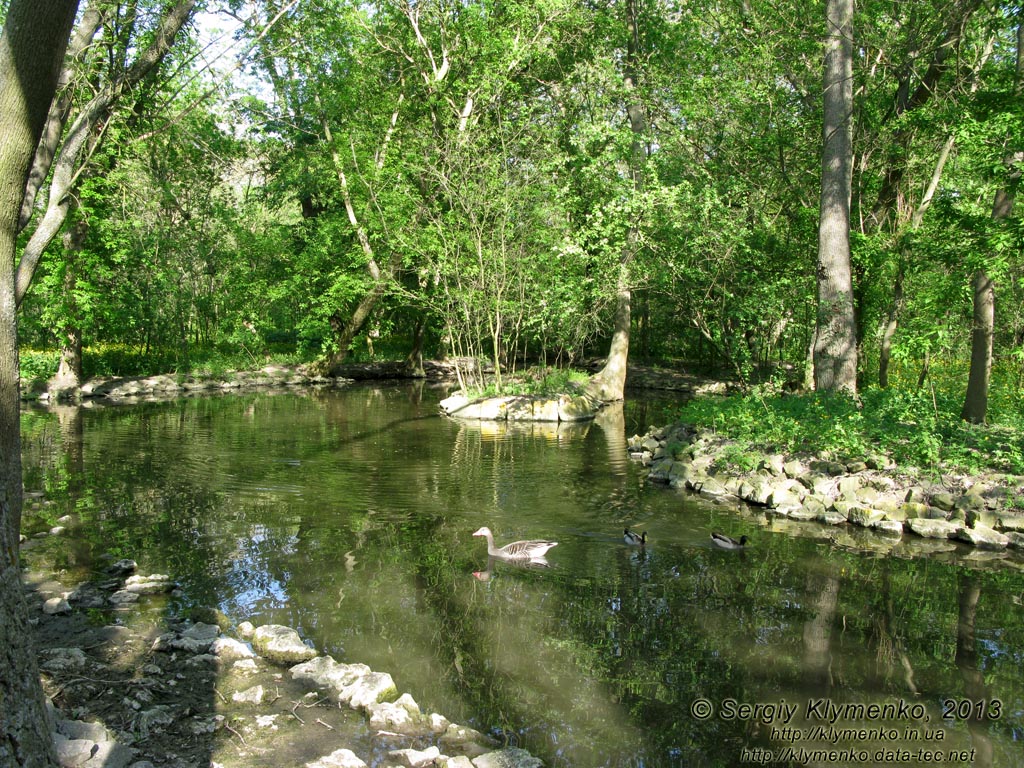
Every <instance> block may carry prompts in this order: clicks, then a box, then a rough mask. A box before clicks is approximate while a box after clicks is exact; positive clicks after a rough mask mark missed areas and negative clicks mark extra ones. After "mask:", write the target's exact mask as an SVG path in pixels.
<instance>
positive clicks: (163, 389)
mask: <svg viewBox="0 0 1024 768" xmlns="http://www.w3.org/2000/svg"><path fill="white" fill-rule="evenodd" d="M348 381H350V380H349V379H341V378H334V377H327V376H318V375H315V374H312V373H309V372H307V371H305V370H304V369H303V368H301V367H300V368H292V367H288V366H280V365H267V366H264V367H263V368H260V369H259V370H256V371H227V372H225V373H221V374H212V373H210V374H202V373H195V374H181V375H178V374H161V375H158V376H129V377H111V378H95V379H89V380H88V381H87V382H85V383H84V384H83V385H82V386H81V387H79V388H78V389H77V390H75V391H73V392H50V391H49V390H42V391H36V392H33V391H26V392H24V393H23V396H24V397H26V398H33V399H36V400H40V401H42V402H46V401H48V400H55V399H59V398H64V399H67V398H68V397H71V398H73V399H83V400H95V399H101V398H105V399H107V400H112V401H122V400H126V401H131V400H141V399H147V398H153V399H166V398H171V397H179V396H182V395H209V394H216V393H218V392H234V391H243V390H252V389H278V388H298V387H329V386H334V385H337V384H342V383H347V382H348Z"/></svg>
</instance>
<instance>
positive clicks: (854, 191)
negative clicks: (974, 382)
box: [20, 0, 1024, 396]
mask: <svg viewBox="0 0 1024 768" xmlns="http://www.w3.org/2000/svg"><path fill="white" fill-rule="evenodd" d="M182 5H188V6H195V7H193V8H192V9H191V11H190V13H189V14H187V15H186V20H185V21H184V26H183V28H182V29H181V31H180V33H179V34H178V35H177V37H176V38H175V39H174V41H173V45H168V47H167V51H166V52H165V54H164V55H163V56H162V58H161V59H160V60H159V61H158V62H156V63H155V64H154V65H153V66H151V68H150V69H149V70H148V71H146V72H145V73H142V74H141V76H139V77H137V78H136V79H137V81H136V79H133V77H132V73H131V69H132V67H133V65H136V63H137V58H136V57H137V56H138V53H139V52H140V51H142V50H145V48H146V46H147V44H148V43H150V42H151V40H152V36H153V35H154V30H157V29H158V28H159V24H160V23H161V21H162V20H163V19H165V17H166V16H167V15H168V14H169V13H170V10H168V9H169V8H170V7H172V6H182ZM200 5H201V4H193V3H177V4H174V3H172V4H167V3H156V2H146V1H145V0H137V1H136V2H129V3H104V2H95V3H92V4H91V6H90V8H89V10H90V11H95V12H96V13H97V15H98V17H99V18H98V19H97V24H96V27H95V31H94V33H93V35H92V36H91V37H89V39H88V40H87V41H85V42H84V43H83V47H82V50H81V52H79V53H77V54H76V60H75V62H74V64H73V65H71V66H70V67H69V74H70V81H69V82H68V84H67V85H66V86H65V88H64V90H63V91H61V99H63V102H64V103H63V106H64V107H65V117H64V119H63V124H64V132H65V133H64V138H63V140H62V143H59V144H58V145H57V152H56V162H57V164H58V170H60V167H59V165H60V163H61V162H62V161H63V162H64V163H65V165H66V166H67V167H66V169H65V172H66V176H67V180H66V182H64V183H63V188H62V189H59V190H58V189H55V188H56V187H57V186H58V182H57V181H47V182H44V184H43V189H42V193H41V194H40V195H39V196H38V197H37V198H36V200H37V202H36V203H35V205H36V207H37V208H38V209H40V210H39V215H37V216H36V217H35V219H34V220H33V222H26V224H27V226H26V227H25V229H24V230H23V234H22V239H23V242H26V243H28V242H30V238H31V236H32V235H33V234H36V233H37V232H38V230H39V229H40V228H42V227H43V224H44V222H46V220H47V214H48V213H49V212H50V211H49V210H48V209H47V205H49V206H53V205H54V204H55V203H57V204H60V205H63V206H64V208H65V216H66V218H65V220H64V222H63V227H62V229H61V230H60V234H59V235H57V236H54V237H52V239H50V240H49V242H48V243H47V245H46V248H45V249H44V250H42V253H41V257H40V264H39V268H38V273H37V274H36V276H35V281H34V284H33V286H32V289H31V291H29V292H28V293H27V295H26V296H25V299H24V302H23V304H22V307H21V317H20V341H21V346H22V350H23V351H22V371H23V374H24V375H25V376H26V378H31V377H34V376H35V377H43V378H48V377H49V376H50V375H52V374H53V373H54V372H55V370H56V366H57V360H58V356H57V355H58V351H60V350H62V351H63V355H64V358H65V360H66V364H68V365H70V367H71V368H72V370H76V371H77V372H78V375H84V376H91V375H99V374H119V375H129V374H137V373H143V372H162V371H188V370H190V369H193V368H195V367H197V366H202V365H211V364H212V365H217V364H220V365H225V366H226V365H246V364H248V365H250V366H252V365H256V364H260V363H262V362H263V361H265V360H266V359H267V357H268V356H271V357H273V358H275V359H277V360H285V361H296V362H297V361H310V360H321V361H325V362H326V363H327V364H328V366H329V365H330V364H336V363H337V362H340V361H341V359H342V357H343V356H345V355H346V354H347V355H348V357H349V359H352V358H356V359H360V358H362V359H365V358H368V357H370V356H378V357H379V356H385V357H397V358H401V357H404V356H405V355H406V354H408V353H409V352H410V351H412V350H413V349H425V350H426V352H427V354H428V355H439V354H444V353H448V354H453V355H467V356H473V357H483V358H487V359H490V360H493V361H494V362H495V363H496V364H497V365H498V366H499V370H501V369H510V368H513V367H515V366H516V364H517V361H521V360H524V359H531V360H538V359H540V360H544V361H547V362H549V363H552V364H569V365H572V364H580V363H581V362H582V361H584V360H586V359H588V358H589V357H592V356H595V355H602V354H605V353H606V352H607V349H608V343H609V339H610V337H611V334H612V330H613V328H614V321H613V316H614V310H615V307H616V301H617V295H618V291H619V289H620V288H621V287H622V286H623V284H625V285H626V286H627V287H628V288H630V289H631V291H632V323H631V329H632V340H633V341H632V345H631V354H632V357H633V359H635V360H636V359H639V360H645V361H652V360H655V361H662V362H667V361H685V364H687V365H691V366H701V367H703V368H717V369H726V370H727V371H729V372H730V373H732V374H735V375H736V376H738V377H739V378H740V379H741V380H752V379H753V378H754V377H755V374H763V373H764V371H766V370H775V371H780V370H781V371H786V373H785V377H786V378H787V379H789V380H799V381H802V380H803V375H804V371H805V369H806V368H807V367H808V362H809V360H810V359H811V358H812V357H813V355H810V354H809V351H810V350H811V349H812V345H813V340H814V337H815V331H816V328H817V327H818V311H817V309H818V308H817V301H816V298H817V293H816V291H817V285H816V278H817V274H818V256H819V242H818V237H819V223H820V222H819V213H820V206H819V202H820V201H819V190H820V188H821V176H822V167H821V153H822V145H823V136H822V122H823V101H822V76H823V72H822V56H823V53H822V49H823V42H824V41H826V40H827V37H828V28H827V25H826V23H825V18H826V17H825V10H826V9H824V8H822V7H820V6H818V5H816V4H811V5H806V4H802V3H792V4H790V3H786V2H772V3H753V2H746V1H744V2H740V1H739V0H737V1H736V2H720V3H701V4H694V3H652V2H643V1H642V0H631V2H627V3H622V2H607V3H603V2H597V3H579V2H559V1H558V0H543V1H541V2H537V1H535V0H531V1H530V2H511V3H490V2H484V3H473V4H462V3H443V2H440V3H439V2H427V3H402V2H385V3H360V4H354V3H348V2H324V1H322V0H321V1H318V2H292V3H290V4H288V3H276V2H259V3H241V2H230V3H221V4H218V3H210V4H209V7H208V8H207V9H206V11H205V12H204V13H202V14H200V13H199V12H198V11H199V6H200ZM851 7H852V4H851ZM1020 14H1021V8H1020V6H1019V4H1017V3H995V4H984V3H981V2H977V1H976V0H975V1H966V0H955V1H952V2H951V1H949V0H941V1H940V0H934V1H929V2H917V1H914V2H877V3H875V2H865V3H861V4H859V5H858V7H857V9H856V12H855V17H854V18H853V20H852V25H851V26H850V28H849V29H850V30H851V31H850V32H846V33H845V34H849V35H851V39H850V43H851V44H852V45H851V48H852V50H851V55H852V61H851V68H850V71H851V73H852V82H850V85H851V86H852V94H851V96H852V100H851V103H850V106H851V109H852V112H850V114H849V116H848V117H849V131H850V136H851V139H852V149H851V152H850V158H851V159H850V171H849V173H850V190H851V192H850V212H849V221H850V262H851V269H852V283H851V286H852V296H851V297H850V298H851V299H852V304H853V312H854V315H853V317H854V323H855V344H856V360H857V367H856V371H857V381H858V384H859V385H860V388H861V389H864V388H865V387H866V386H868V385H879V386H882V387H886V386H888V385H890V384H896V385H899V386H905V387H908V388H916V387H917V386H918V382H922V385H923V383H924V382H926V381H927V380H928V378H929V373H930V372H932V371H935V370H936V369H938V370H939V371H941V374H940V375H937V376H932V379H937V380H947V379H948V378H949V377H952V380H953V381H955V382H956V383H957V384H958V385H959V387H960V389H961V396H962V393H963V390H964V389H965V387H966V377H967V372H968V368H969V361H970V350H971V334H972V328H973V327H974V325H975V323H974V319H973V318H974V314H973V312H974V288H973V286H974V283H975V282H976V277H977V275H978V273H984V274H985V275H986V277H987V279H988V281H989V286H990V290H991V291H992V293H993V295H994V296H997V297H998V303H997V304H996V307H997V308H998V309H997V312H996V317H997V320H996V322H995V323H994V327H993V344H994V353H993V354H994V357H993V364H994V371H995V376H996V380H997V381H998V382H1000V383H1006V384H1010V385H1014V386H1012V387H1011V388H1012V389H1019V387H1017V386H1015V385H1019V383H1020V380H1021V375H1022V371H1024V364H1022V362H1024V361H1022V354H1024V353H1022V350H1024V346H1022V342H1024V309H1022V307H1024V301H1022V298H1024V297H1022V290H1024V288H1022V285H1021V261H1022V237H1021V226H1020V218H1019V216H1015V215H1013V214H1012V197H1011V200H1010V202H1011V208H1010V211H1009V212H1004V213H1003V214H1002V215H1000V214H999V213H998V212H997V211H994V209H993V206H994V201H995V200H996V198H997V196H998V195H999V194H1001V193H1002V194H1003V195H1005V194H1007V192H1008V193H1009V194H1010V195H1011V196H1012V194H1013V192H1014V191H1015V186H1016V184H1017V183H1018V181H1019V173H1020V164H1019V159H1020V145H1021V142H1022V140H1024V124H1022V115H1021V112H1022V109H1021V98H1020V96H1019V93H1018V89H1019V86H1020V73H1019V66H1020V65H1019V61H1018V53H1017V48H1018V45H1019V41H1018V38H1019V35H1020V21H1021V16H1020ZM79 29H81V24H80V25H79ZM218 29H223V30H228V31H227V32H226V33H225V36H221V37H220V38H219V39H218V38H217V37H216V35H217V30H218ZM217 57H219V58H217ZM236 66H238V67H240V68H241V69H242V70H243V71H244V72H245V73H247V75H248V76H247V77H244V78H239V77H231V76H230V73H231V70H232V69H233V68H234V67H236ZM115 86H116V87H119V88H120V92H119V93H118V94H117V98H116V100H114V101H113V103H112V104H111V105H110V106H109V108H108V109H107V110H106V113H105V115H104V116H103V117H102V119H100V120H97V121H95V122H94V124H92V125H87V126H84V128H83V131H82V132H86V131H87V130H90V129H91V132H88V135H87V136H86V137H85V140H84V142H83V146H82V147H81V148H80V149H79V151H78V152H77V153H75V156H74V157H73V158H65V157H64V156H63V154H62V153H68V150H69V147H68V138H67V132H68V127H69V126H74V124H75V121H76V119H79V118H81V117H83V116H87V113H88V110H89V109H90V107H94V106H95V101H96V99H97V95H99V94H102V93H103V92H104V90H105V89H108V90H110V89H113V88H114V87H115ZM246 86H249V87H248V88H246ZM68 160H71V162H68ZM47 185H48V188H47ZM57 193H60V194H57ZM47 194H49V202H48V201H47V197H46V195H47ZM55 198H56V199H55ZM30 210H31V209H30ZM33 224H34V225H35V226H33ZM37 239H38V238H37ZM623 271H625V272H626V278H625V282H624V281H623ZM35 350H40V351H43V352H44V354H41V355H40V354H35V353H34V351H35ZM83 350H84V354H83ZM211 361H214V362H211ZM216 361H219V362H216Z"/></svg>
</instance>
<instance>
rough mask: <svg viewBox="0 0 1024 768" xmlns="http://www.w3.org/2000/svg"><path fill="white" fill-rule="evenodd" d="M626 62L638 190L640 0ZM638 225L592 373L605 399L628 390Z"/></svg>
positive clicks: (643, 158)
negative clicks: (604, 347) (601, 359)
mask: <svg viewBox="0 0 1024 768" xmlns="http://www.w3.org/2000/svg"><path fill="white" fill-rule="evenodd" d="M626 31H627V33H628V37H627V40H626V62H625V71H624V73H623V74H624V77H623V82H624V84H625V87H626V94H627V97H628V102H627V104H626V116H627V117H628V118H629V128H630V130H631V131H632V133H633V142H632V145H631V148H630V161H629V164H630V172H631V174H632V177H633V192H634V194H638V193H639V192H641V191H642V190H643V188H644V170H645V165H646V162H647V149H646V147H645V145H644V141H643V136H644V134H645V133H646V132H647V124H646V119H645V117H644V109H643V105H642V104H641V102H640V96H639V92H638V83H637V77H638V72H639V66H640V28H639V23H638V19H637V0H627V2H626ZM637 240H638V235H637V231H636V225H635V224H631V225H630V228H629V232H628V233H627V235H626V244H625V246H624V248H623V253H622V257H621V259H620V261H619V274H618V277H617V280H616V290H615V321H614V326H613V328H612V341H611V346H610V347H609V349H608V359H607V360H606V361H605V364H604V367H603V368H602V369H601V370H600V371H599V372H597V373H596V374H594V376H592V377H591V380H590V383H589V385H588V391H589V392H590V393H591V394H592V395H593V396H594V397H597V398H598V399H600V400H602V401H604V402H612V401H615V400H621V399H622V398H623V395H624V393H625V390H626V368H627V365H628V362H629V331H630V322H631V312H632V307H631V302H632V297H633V294H632V290H631V280H630V269H629V264H630V262H631V261H632V260H633V254H634V253H635V251H636V248H637Z"/></svg>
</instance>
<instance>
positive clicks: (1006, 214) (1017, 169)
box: [960, 10, 1024, 424]
mask: <svg viewBox="0 0 1024 768" xmlns="http://www.w3.org/2000/svg"><path fill="white" fill-rule="evenodd" d="M1017 13H1018V15H1021V14H1024V11H1021V10H1018V11H1017ZM1022 92H1024V19H1018V23H1017V63H1016V72H1015V73H1014V87H1013V94H1014V97H1015V99H1019V98H1020V96H1021V93H1022ZM1016 141H1018V142H1019V141H1020V137H1019V136H1018V137H1017V138H1016ZM1003 165H1004V167H1005V169H1006V182H1005V184H1004V186H1002V187H1000V188H999V189H997V190H996V193H995V200H994V201H993V203H992V221H993V224H994V225H995V226H997V227H998V226H999V225H1000V224H1002V223H1004V222H1005V221H1006V220H1008V219H1009V218H1010V215H1011V214H1012V213H1013V205H1014V201H1015V197H1016V188H1017V186H1018V185H1019V184H1020V177H1021V173H1022V171H1024V151H1022V150H1021V148H1020V146H1019V145H1018V146H1016V147H1011V148H1010V151H1009V152H1008V153H1007V154H1006V155H1005V156H1004V158H1003ZM971 283H972V288H973V296H974V299H973V302H972V303H973V313H972V314H973V322H972V324H971V368H970V373H969V374H968V379H967V392H966V393H965V395H964V407H963V409H962V410H961V411H960V417H961V418H962V419H964V420H965V421H969V422H972V423H974V424H982V423H984V421H985V417H986V415H987V414H988V390H989V382H990V380H991V378H992V342H993V334H994V333H995V313H996V294H995V282H994V280H993V277H992V275H991V274H990V273H989V270H988V269H986V268H985V267H984V266H982V267H979V268H978V269H977V270H976V271H975V273H974V277H973V279H972V281H971Z"/></svg>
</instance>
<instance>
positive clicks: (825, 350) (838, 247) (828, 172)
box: [814, 0, 857, 394]
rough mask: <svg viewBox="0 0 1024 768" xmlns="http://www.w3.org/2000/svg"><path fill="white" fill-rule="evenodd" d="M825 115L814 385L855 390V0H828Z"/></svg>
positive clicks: (826, 389) (822, 388) (831, 389)
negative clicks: (852, 241)
mask: <svg viewBox="0 0 1024 768" xmlns="http://www.w3.org/2000/svg"><path fill="white" fill-rule="evenodd" d="M826 15H827V20H828V30H829V36H828V42H827V45H826V52H825V76H824V107H825V110H824V111H825V119H824V129H823V134H822V145H823V146H822V153H821V215H820V220H819V224H818V317H817V338H816V341H815V346H814V386H815V388H816V389H819V390H823V391H840V390H841V391H846V392H850V393H853V394H855V393H856V392H857V322H856V317H855V314H854V307H853V278H852V274H851V271H850V185H851V170H852V141H851V127H850V116H851V112H852V108H853V0H828V3H827V13H826Z"/></svg>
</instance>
